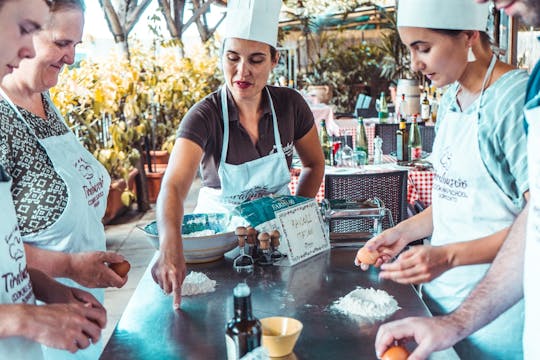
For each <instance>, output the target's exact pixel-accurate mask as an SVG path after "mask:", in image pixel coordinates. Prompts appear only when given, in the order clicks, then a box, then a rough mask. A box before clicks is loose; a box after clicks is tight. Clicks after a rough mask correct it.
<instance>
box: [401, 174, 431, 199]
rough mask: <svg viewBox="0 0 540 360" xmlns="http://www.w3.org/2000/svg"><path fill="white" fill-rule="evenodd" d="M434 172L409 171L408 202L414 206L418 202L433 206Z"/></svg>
mask: <svg viewBox="0 0 540 360" xmlns="http://www.w3.org/2000/svg"><path fill="white" fill-rule="evenodd" d="M434 174H435V173H434V172H433V171H426V170H409V176H408V179H407V201H408V202H409V204H413V203H414V202H415V201H416V200H419V201H421V202H423V203H424V205H425V206H426V207H427V206H430V205H431V188H432V187H433V175H434Z"/></svg>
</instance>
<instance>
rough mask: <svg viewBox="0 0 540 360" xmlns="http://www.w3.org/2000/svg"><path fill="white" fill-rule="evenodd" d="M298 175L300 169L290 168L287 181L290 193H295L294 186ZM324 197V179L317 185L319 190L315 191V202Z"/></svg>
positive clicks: (296, 185)
mask: <svg viewBox="0 0 540 360" xmlns="http://www.w3.org/2000/svg"><path fill="white" fill-rule="evenodd" d="M299 177H300V169H291V181H290V182H289V191H290V192H291V195H295V194H296V188H297V187H298V178H299ZM323 199H324V179H323V181H322V183H321V186H320V187H319V191H317V195H316V196H315V200H317V202H319V203H320V202H321V201H323Z"/></svg>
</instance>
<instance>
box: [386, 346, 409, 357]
mask: <svg viewBox="0 0 540 360" xmlns="http://www.w3.org/2000/svg"><path fill="white" fill-rule="evenodd" d="M408 357H409V352H408V351H407V349H405V348H404V347H403V346H401V345H395V346H391V347H389V348H388V349H387V350H386V351H385V352H384V354H383V355H382V357H381V360H407V358H408Z"/></svg>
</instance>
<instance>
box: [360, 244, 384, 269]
mask: <svg viewBox="0 0 540 360" xmlns="http://www.w3.org/2000/svg"><path fill="white" fill-rule="evenodd" d="M378 258H379V253H378V252H377V251H370V250H368V248H366V247H365V246H364V247H363V248H361V249H360V250H359V251H358V253H357V254H356V259H358V261H360V262H361V263H362V264H367V265H373V264H375V262H376V261H377V259H378Z"/></svg>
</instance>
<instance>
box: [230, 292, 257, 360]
mask: <svg viewBox="0 0 540 360" xmlns="http://www.w3.org/2000/svg"><path fill="white" fill-rule="evenodd" d="M233 297H234V316H233V318H232V319H231V321H229V323H228V324H227V328H226V330H225V341H226V343H227V359H228V360H238V359H240V358H241V357H243V356H244V355H246V354H247V353H249V352H250V351H253V350H254V349H256V348H258V347H259V346H261V335H262V328H261V323H260V321H259V320H258V319H257V318H256V317H254V316H253V313H252V310H251V290H250V288H249V286H247V284H245V283H239V284H238V285H236V287H235V288H234V290H233Z"/></svg>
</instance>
